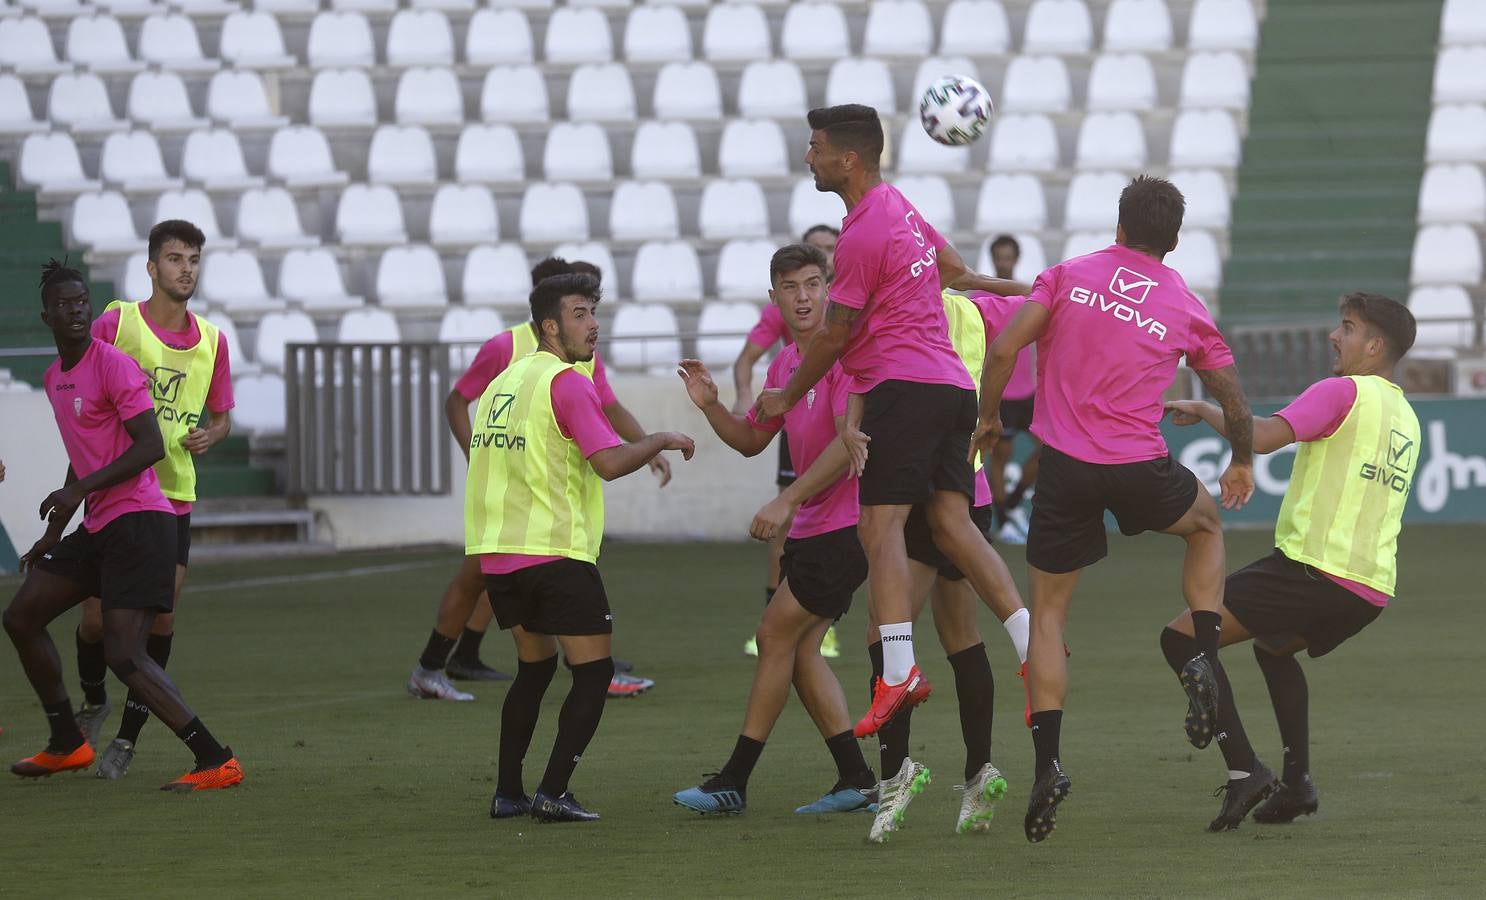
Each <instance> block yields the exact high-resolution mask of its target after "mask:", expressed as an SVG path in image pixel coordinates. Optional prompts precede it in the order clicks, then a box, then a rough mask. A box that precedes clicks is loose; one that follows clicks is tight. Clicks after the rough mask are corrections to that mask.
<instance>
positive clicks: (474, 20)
mask: <svg viewBox="0 0 1486 900" xmlns="http://www.w3.org/2000/svg"><path fill="white" fill-rule="evenodd" d="M534 59H536V44H535V43H534V42H533V41H532V36H531V25H530V24H528V23H527V21H526V16H524V15H522V13H521V11H520V10H516V9H482V10H479V11H478V12H476V13H475V14H474V15H473V16H471V17H470V21H469V25H468V26H466V28H465V33H464V60H465V62H467V63H469V64H470V65H472V66H492V65H498V64H502V63H529V62H531V61H532V60H534Z"/></svg>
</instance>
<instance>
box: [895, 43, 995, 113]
mask: <svg viewBox="0 0 1486 900" xmlns="http://www.w3.org/2000/svg"><path fill="white" fill-rule="evenodd" d="M946 75H968V76H969V77H971V78H974V79H975V80H977V81H979V80H980V69H978V68H977V67H976V65H975V62H974V61H973V60H971V59H970V58H969V57H965V56H931V57H929V58H928V59H926V60H924V61H923V62H921V63H919V64H918V68H917V69H915V70H914V72H913V90H912V91H911V92H910V93H909V94H908V97H909V100H910V102H911V106H910V109H911V111H912V112H914V113H917V112H918V101H919V98H920V97H922V96H923V95H924V91H925V90H926V89H927V88H928V87H929V85H931V84H933V83H934V82H936V81H938V80H939V79H941V78H943V77H945V76H946Z"/></svg>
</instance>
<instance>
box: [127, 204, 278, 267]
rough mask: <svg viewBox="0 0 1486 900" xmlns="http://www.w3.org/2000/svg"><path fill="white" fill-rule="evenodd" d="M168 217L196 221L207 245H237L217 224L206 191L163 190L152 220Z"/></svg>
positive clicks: (214, 211) (214, 210) (213, 209)
mask: <svg viewBox="0 0 1486 900" xmlns="http://www.w3.org/2000/svg"><path fill="white" fill-rule="evenodd" d="M167 219H185V220H186V221H187V222H191V223H194V224H195V225H196V227H197V228H200V229H201V233H202V234H204V235H206V243H207V246H208V247H211V248H212V249H214V250H215V249H217V248H219V247H222V246H223V245H226V246H227V247H235V246H237V242H236V241H229V240H227V239H226V238H224V237H223V236H222V229H221V227H220V226H218V225H217V210H216V207H214V206H212V200H211V198H210V197H208V196H207V195H206V192H205V191H202V190H198V189H196V188H187V189H185V190H167V191H163V192H161V193H160V195H159V196H157V197H156V198H155V212H154V216H153V218H151V219H150V221H152V222H164V221H166V220H167ZM265 293H267V292H265Z"/></svg>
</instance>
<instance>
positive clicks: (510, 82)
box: [480, 65, 550, 122]
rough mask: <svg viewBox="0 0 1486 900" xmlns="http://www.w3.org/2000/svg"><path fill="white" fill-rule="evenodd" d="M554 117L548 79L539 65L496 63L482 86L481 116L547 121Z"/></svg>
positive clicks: (514, 120) (512, 119)
mask: <svg viewBox="0 0 1486 900" xmlns="http://www.w3.org/2000/svg"><path fill="white" fill-rule="evenodd" d="M549 117H550V112H549V107H548V101H547V80H546V79H545V78H543V77H542V73H541V71H540V70H538V69H537V67H536V66H531V65H515V66H496V67H494V68H493V69H491V70H490V71H489V72H486V73H485V84H484V85H483V86H482V87H481V88H480V118H481V119H483V120H484V121H486V122H545V121H547V119H548V118H549Z"/></svg>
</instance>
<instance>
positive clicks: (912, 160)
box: [898, 116, 970, 172]
mask: <svg viewBox="0 0 1486 900" xmlns="http://www.w3.org/2000/svg"><path fill="white" fill-rule="evenodd" d="M969 168H970V148H969V147H968V146H967V147H947V146H945V145H944V144H941V143H939V142H938V141H936V140H934V139H933V138H931V137H929V133H928V132H926V131H924V127H923V125H922V124H921V123H920V122H919V120H918V116H910V117H909V119H908V122H907V123H906V124H905V125H904V126H903V138H902V140H900V141H899V142H898V171H899V172H964V171H966V170H968V169H969Z"/></svg>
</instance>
